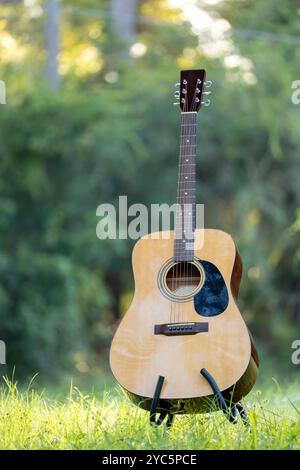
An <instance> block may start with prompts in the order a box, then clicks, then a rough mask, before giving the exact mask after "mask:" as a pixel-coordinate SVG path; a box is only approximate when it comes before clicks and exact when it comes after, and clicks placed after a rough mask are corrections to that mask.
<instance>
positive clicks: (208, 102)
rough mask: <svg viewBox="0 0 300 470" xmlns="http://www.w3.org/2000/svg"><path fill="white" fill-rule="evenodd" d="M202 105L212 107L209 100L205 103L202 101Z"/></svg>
mask: <svg viewBox="0 0 300 470" xmlns="http://www.w3.org/2000/svg"><path fill="white" fill-rule="evenodd" d="M201 104H203V105H204V106H205V107H206V108H207V107H208V106H209V105H210V100H209V99H207V100H205V101H201Z"/></svg>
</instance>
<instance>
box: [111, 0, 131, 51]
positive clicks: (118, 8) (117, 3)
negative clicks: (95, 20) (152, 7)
mask: <svg viewBox="0 0 300 470" xmlns="http://www.w3.org/2000/svg"><path fill="white" fill-rule="evenodd" d="M137 3H138V0H111V10H112V20H113V26H114V29H115V31H116V33H117V34H118V35H119V36H120V37H121V38H122V39H123V40H124V42H127V43H129V44H132V43H134V41H135V38H136V9H137Z"/></svg>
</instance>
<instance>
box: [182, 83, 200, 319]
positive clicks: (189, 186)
mask: <svg viewBox="0 0 300 470" xmlns="http://www.w3.org/2000/svg"><path fill="white" fill-rule="evenodd" d="M196 95H197V85H196V87H195V91H194V96H193V101H192V106H191V111H195V109H196ZM188 121H189V122H188V124H189V126H188V139H187V140H188V141H189V142H187V143H189V145H187V146H186V150H187V151H190V152H188V155H186V153H187V152H185V156H184V159H185V160H188V162H185V163H188V165H186V169H187V172H186V175H187V177H188V178H187V179H186V187H185V189H184V194H185V193H187V194H185V195H187V196H188V198H183V199H184V200H185V199H186V200H187V199H191V201H193V198H194V194H191V192H190V191H191V190H192V187H193V184H194V185H195V183H193V181H192V177H193V178H194V176H195V175H194V171H193V169H194V168H195V167H193V163H194V156H193V148H194V145H195V142H194V140H195V132H196V131H195V124H196V120H195V115H194V114H192V115H188ZM186 157H187V158H186ZM187 205H188V207H186V208H185V210H188V211H190V210H191V213H189V212H188V213H187V214H185V215H186V216H187V215H188V216H189V215H191V217H186V219H187V222H188V226H187V227H184V230H185V232H184V233H186V234H187V235H188V238H187V239H186V237H185V236H184V237H185V238H184V239H185V245H184V248H185V250H188V251H189V252H191V251H192V249H191V248H190V245H191V244H192V239H191V240H190V239H189V236H190V235H192V236H193V223H192V218H193V206H192V207H191V208H190V207H189V205H190V202H189V201H188V202H187ZM184 221H185V218H184ZM190 224H191V226H190ZM191 232H192V233H191ZM186 244H188V247H187V246H186ZM185 258H186V259H185V261H184V263H185V264H184V265H186V278H185V277H184V278H183V285H184V286H188V288H190V287H191V284H192V273H193V264H192V260H190V259H189V258H190V256H188V253H185ZM183 320H184V318H182V320H181V321H183Z"/></svg>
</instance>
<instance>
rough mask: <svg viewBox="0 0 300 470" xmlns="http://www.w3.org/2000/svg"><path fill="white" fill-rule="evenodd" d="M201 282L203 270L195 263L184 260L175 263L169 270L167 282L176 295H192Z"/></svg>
mask: <svg viewBox="0 0 300 470" xmlns="http://www.w3.org/2000/svg"><path fill="white" fill-rule="evenodd" d="M200 282H201V272H200V270H199V268H198V267H197V266H195V264H193V263H190V262H188V261H182V262H179V263H176V264H174V265H173V266H171V268H170V269H169V270H168V272H167V276H166V284H167V286H168V289H169V290H170V291H171V292H173V293H174V294H176V295H191V294H192V293H193V292H194V291H195V290H196V289H197V287H198V286H199V284H200Z"/></svg>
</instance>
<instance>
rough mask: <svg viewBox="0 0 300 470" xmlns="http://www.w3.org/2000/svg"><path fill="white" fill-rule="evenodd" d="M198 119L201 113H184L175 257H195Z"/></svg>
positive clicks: (189, 258)
mask: <svg viewBox="0 0 300 470" xmlns="http://www.w3.org/2000/svg"><path fill="white" fill-rule="evenodd" d="M196 120H197V113H182V114H181V132H180V154H179V171H178V186H177V200H176V202H177V205H178V206H177V213H176V218H175V240H174V259H175V261H191V260H193V258H194V230H195V222H196Z"/></svg>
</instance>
